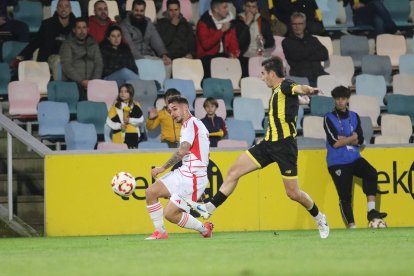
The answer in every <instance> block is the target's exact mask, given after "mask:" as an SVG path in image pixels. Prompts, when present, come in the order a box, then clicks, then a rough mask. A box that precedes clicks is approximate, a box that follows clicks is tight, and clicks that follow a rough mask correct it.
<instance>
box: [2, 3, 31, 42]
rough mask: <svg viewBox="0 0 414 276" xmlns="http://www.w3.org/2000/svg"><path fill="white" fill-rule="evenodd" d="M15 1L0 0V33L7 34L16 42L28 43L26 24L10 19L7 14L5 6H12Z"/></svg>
mask: <svg viewBox="0 0 414 276" xmlns="http://www.w3.org/2000/svg"><path fill="white" fill-rule="evenodd" d="M16 4H17V0H0V32H9V33H11V35H12V38H13V39H14V40H17V41H22V42H28V41H29V39H30V33H29V27H28V26H27V24H26V23H24V22H22V21H19V20H14V19H11V18H10V17H9V16H8V14H7V6H14V5H16Z"/></svg>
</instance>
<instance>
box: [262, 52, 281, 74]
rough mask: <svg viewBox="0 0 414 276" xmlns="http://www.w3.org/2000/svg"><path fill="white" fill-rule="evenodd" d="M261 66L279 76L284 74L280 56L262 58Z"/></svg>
mask: <svg viewBox="0 0 414 276" xmlns="http://www.w3.org/2000/svg"><path fill="white" fill-rule="evenodd" d="M262 66H263V67H264V69H265V71H266V72H268V73H269V72H270V71H273V72H275V73H276V75H277V76H278V77H279V78H283V77H284V76H285V73H284V72H283V71H284V70H283V61H282V59H281V58H280V57H275V56H274V57H271V58H269V59H265V60H263V62H262Z"/></svg>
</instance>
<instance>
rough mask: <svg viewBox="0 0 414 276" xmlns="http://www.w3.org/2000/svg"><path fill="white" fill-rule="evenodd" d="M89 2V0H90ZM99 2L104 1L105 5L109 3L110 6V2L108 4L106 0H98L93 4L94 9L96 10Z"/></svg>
mask: <svg viewBox="0 0 414 276" xmlns="http://www.w3.org/2000/svg"><path fill="white" fill-rule="evenodd" d="M88 2H89V1H88ZM99 3H104V4H105V5H107V6H108V4H106V2H105V1H104V0H98V1H96V2H95V4H93V9H94V10H95V9H96V5H98V4H99Z"/></svg>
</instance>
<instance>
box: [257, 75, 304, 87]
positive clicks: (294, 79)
mask: <svg viewBox="0 0 414 276" xmlns="http://www.w3.org/2000/svg"><path fill="white" fill-rule="evenodd" d="M286 79H290V80H293V81H294V82H295V83H297V84H303V85H309V80H308V78H307V77H297V76H286ZM262 82H263V81H262ZM266 87H267V85H266Z"/></svg>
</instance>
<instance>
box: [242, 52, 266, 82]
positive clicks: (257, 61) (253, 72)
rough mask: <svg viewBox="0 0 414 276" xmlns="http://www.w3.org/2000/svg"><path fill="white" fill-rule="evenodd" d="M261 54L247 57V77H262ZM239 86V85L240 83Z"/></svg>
mask: <svg viewBox="0 0 414 276" xmlns="http://www.w3.org/2000/svg"><path fill="white" fill-rule="evenodd" d="M262 61H263V57H262V56H256V57H250V58H249V66H248V67H249V77H256V78H261V77H262ZM240 86H241V85H240Z"/></svg>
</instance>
